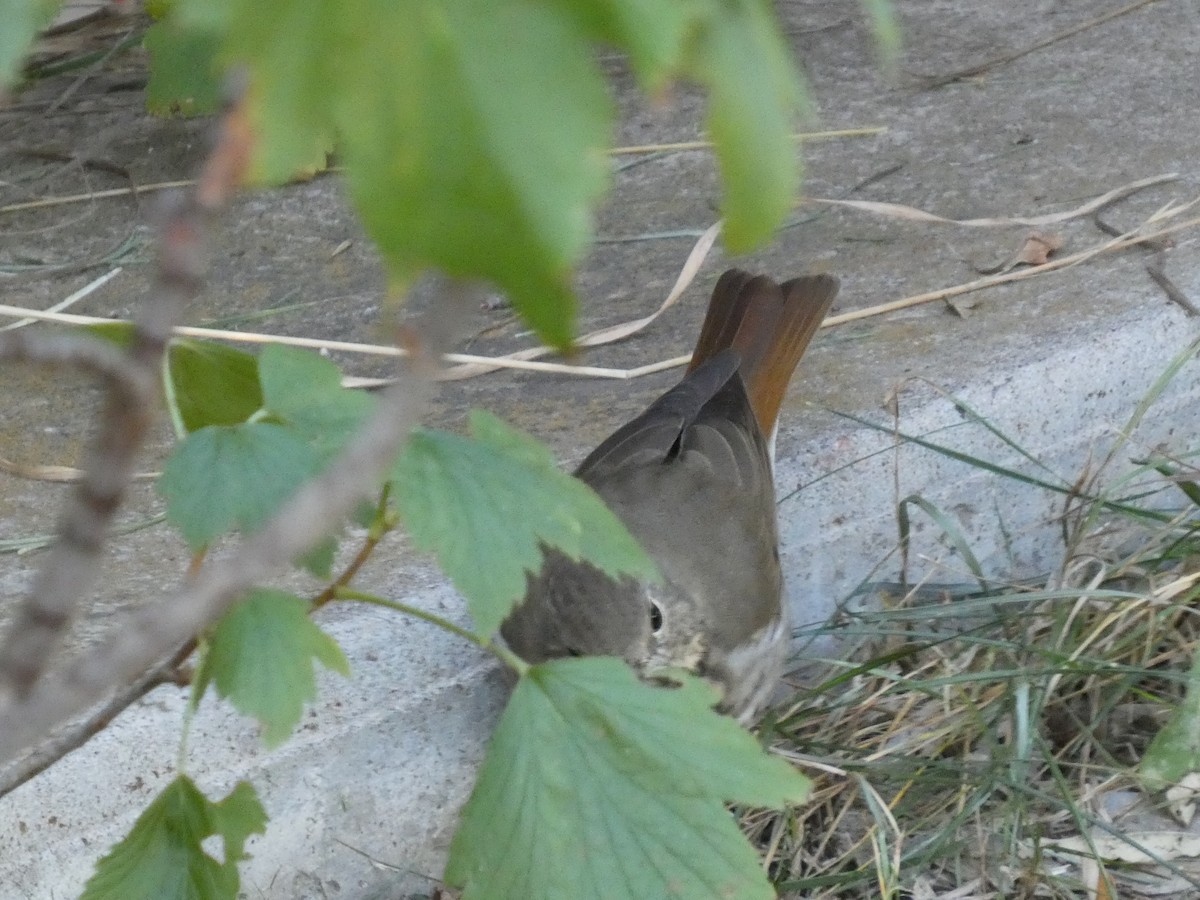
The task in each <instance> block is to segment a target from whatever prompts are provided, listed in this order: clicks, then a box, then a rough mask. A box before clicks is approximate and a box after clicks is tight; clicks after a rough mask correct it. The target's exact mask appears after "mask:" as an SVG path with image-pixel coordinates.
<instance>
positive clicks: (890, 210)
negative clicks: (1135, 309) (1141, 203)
mask: <svg viewBox="0 0 1200 900" xmlns="http://www.w3.org/2000/svg"><path fill="white" fill-rule="evenodd" d="M1178 180H1179V175H1178V174H1177V173H1170V174H1167V175H1155V176H1153V177H1151V178H1142V179H1140V180H1138V181H1131V182H1130V183H1129V184H1126V185H1122V186H1121V187H1119V188H1114V189H1113V190H1111V191H1109V192H1108V193H1106V194H1102V195H1101V196H1099V197H1097V198H1095V199H1094V200H1089V201H1088V202H1087V203H1085V204H1083V205H1082V206H1078V207H1076V208H1075V209H1069V210H1066V211H1065V212H1060V213H1051V214H1049V215H1045V216H1032V217H1003V218H984V219H947V218H944V217H943V216H939V215H935V214H934V213H930V212H925V211H924V210H922V209H917V208H916V207H914V206H904V205H903V204H900V203H881V202H877V201H872V200H834V199H827V198H824V197H805V198H804V202H807V203H822V204H826V205H830V206H845V207H849V208H850V209H857V210H861V211H862V212H869V213H874V214H875V215H878V216H885V217H887V218H889V219H903V220H906V221H910V222H937V223H939V224H943V225H960V226H963V227H967V228H998V227H1004V226H1009V225H1026V226H1029V227H1033V228H1038V227H1042V226H1046V225H1057V224H1059V223H1062V222H1068V221H1070V220H1071V219H1078V218H1081V217H1083V216H1088V215H1091V214H1092V213H1093V212H1095V211H1096V210H1098V209H1101V208H1103V207H1105V206H1108V205H1109V204H1110V203H1113V202H1114V201H1116V200H1120V199H1122V198H1124V197H1128V196H1130V195H1131V194H1135V193H1137V192H1138V191H1140V190H1144V189H1145V188H1148V187H1151V186H1153V185H1156V184H1166V183H1167V182H1171V181H1178Z"/></svg>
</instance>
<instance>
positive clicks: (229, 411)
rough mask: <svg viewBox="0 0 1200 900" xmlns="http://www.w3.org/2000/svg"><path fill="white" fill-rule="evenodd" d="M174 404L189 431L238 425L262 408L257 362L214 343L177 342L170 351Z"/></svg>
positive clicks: (168, 358)
mask: <svg viewBox="0 0 1200 900" xmlns="http://www.w3.org/2000/svg"><path fill="white" fill-rule="evenodd" d="M167 360H168V366H169V372H170V376H171V384H172V386H173V390H174V394H175V404H176V406H178V408H179V414H180V418H182V419H183V424H184V427H185V428H187V430H188V431H199V430H200V429H201V428H204V427H205V426H207V425H237V424H239V423H241V422H245V421H246V420H247V419H248V418H250V416H252V415H254V413H256V412H258V410H259V409H261V408H262V405H263V398H262V391H260V390H259V387H258V361H257V360H256V359H255V358H254V357H253V356H251V355H250V354H249V353H243V352H242V351H241V350H234V349H233V348H232V347H226V346H224V345H222V344H217V343H213V342H211V341H191V340H178V339H177V340H175V341H172V342H171V349H170V350H169V351H168V357H167Z"/></svg>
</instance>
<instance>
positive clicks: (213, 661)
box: [196, 590, 350, 747]
mask: <svg viewBox="0 0 1200 900" xmlns="http://www.w3.org/2000/svg"><path fill="white" fill-rule="evenodd" d="M314 659H316V660H318V661H320V662H321V664H322V665H324V666H325V667H326V668H327V669H332V670H333V671H335V672H338V673H340V674H342V675H349V674H350V664H349V663H348V662H347V661H346V657H345V656H344V655H343V654H342V651H341V649H340V648H339V647H338V645H337V642H336V641H334V640H333V638H331V637H330V636H329V635H327V634H326V633H325V632H324V631H322V630H321V629H320V628H318V627H317V626H316V624H314V622H313V621H312V619H310V618H309V617H308V603H307V602H306V601H304V600H302V599H300V598H299V597H296V596H294V595H293V594H289V593H287V592H285V591H275V590H256V591H252V592H251V593H250V594H249V595H247V597H246V599H245V600H243V601H241V602H240V603H239V604H237V606H235V607H233V609H231V610H230V611H229V612H228V613H226V614H225V615H224V616H223V617H222V618H221V620H220V621H219V622H218V623H217V627H216V629H214V631H213V633H212V637H211V638H210V639H209V646H208V652H207V653H206V654H205V656H204V662H203V665H202V666H201V669H200V671H199V672H197V673H196V682H197V694H198V695H200V694H203V693H204V691H205V689H206V688H207V687H208V685H209V684H210V683H215V684H216V687H217V693H218V694H220V695H221V696H222V697H225V698H227V699H228V700H229V702H230V703H232V704H233V705H234V707H236V708H237V709H238V710H239V711H240V712H243V713H245V714H246V715H248V716H253V717H254V718H256V719H258V721H259V722H260V723H261V724H262V726H263V743H264V744H266V745H267V746H268V747H274V746H277V745H278V744H280V743H282V742H283V741H284V740H286V739H287V737H288V735H290V734H291V733H292V730H293V729H294V728H295V727H296V723H298V722H299V721H300V716H301V715H302V714H303V713H304V704H305V703H308V702H309V701H311V700H313V699H315V697H316V696H317V683H316V678H315V675H314V673H313V660H314Z"/></svg>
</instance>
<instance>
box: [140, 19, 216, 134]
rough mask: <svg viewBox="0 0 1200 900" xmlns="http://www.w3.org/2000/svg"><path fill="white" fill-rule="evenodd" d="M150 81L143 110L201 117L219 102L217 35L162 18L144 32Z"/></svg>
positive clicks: (214, 108) (213, 110)
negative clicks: (216, 59) (216, 60)
mask: <svg viewBox="0 0 1200 900" xmlns="http://www.w3.org/2000/svg"><path fill="white" fill-rule="evenodd" d="M144 43H145V47H146V50H147V51H148V52H149V54H150V81H149V83H148V84H147V85H146V109H147V110H149V111H150V112H151V113H153V114H155V115H160V116H163V115H170V114H173V113H178V114H181V115H185V116H202V115H207V114H208V113H213V112H216V111H217V109H218V108H219V107H220V105H221V79H220V77H219V75H218V70H217V67H216V64H215V57H216V54H217V50H218V48H219V47H220V38H219V36H218V35H217V34H215V33H214V32H211V31H205V30H202V29H197V28H182V27H180V26H179V25H178V23H176V22H174V21H171V20H169V19H168V20H165V21H160V22H155V23H154V24H153V25H151V26H150V28H149V29H147V31H146V37H145V41H144Z"/></svg>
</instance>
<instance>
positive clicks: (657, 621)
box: [650, 602, 663, 633]
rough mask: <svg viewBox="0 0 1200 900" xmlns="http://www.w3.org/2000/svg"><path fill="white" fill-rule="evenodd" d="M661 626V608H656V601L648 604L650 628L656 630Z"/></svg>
mask: <svg viewBox="0 0 1200 900" xmlns="http://www.w3.org/2000/svg"><path fill="white" fill-rule="evenodd" d="M662 626H663V616H662V610H661V609H659V608H658V604H657V603H653V602H652V603H651V604H650V630H651V631H654V632H656V633H657V632H658V631H660V630H661V629H662Z"/></svg>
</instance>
